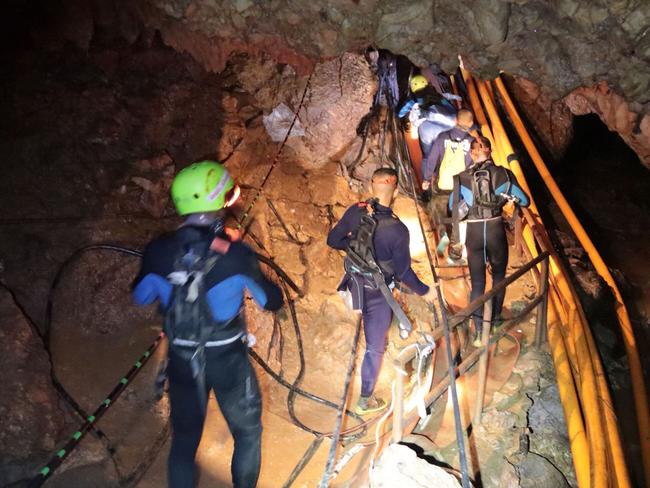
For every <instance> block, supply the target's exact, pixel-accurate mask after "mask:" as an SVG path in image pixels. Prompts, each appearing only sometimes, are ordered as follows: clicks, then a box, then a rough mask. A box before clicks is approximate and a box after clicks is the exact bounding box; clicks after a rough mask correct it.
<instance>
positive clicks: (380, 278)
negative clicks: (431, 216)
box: [343, 199, 413, 334]
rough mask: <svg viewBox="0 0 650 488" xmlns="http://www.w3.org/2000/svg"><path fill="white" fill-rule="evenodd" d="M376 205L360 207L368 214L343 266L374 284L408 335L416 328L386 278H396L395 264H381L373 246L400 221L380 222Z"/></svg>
mask: <svg viewBox="0 0 650 488" xmlns="http://www.w3.org/2000/svg"><path fill="white" fill-rule="evenodd" d="M376 203H377V202H376V200H372V199H371V200H368V201H367V202H364V203H360V204H359V206H360V207H364V208H365V210H366V213H364V214H363V215H362V216H361V219H360V222H359V226H358V227H357V229H356V232H354V233H353V235H352V237H351V238H350V241H349V242H348V247H347V249H346V256H345V259H344V261H343V265H344V267H345V271H346V272H347V273H351V274H357V275H361V276H363V277H364V278H365V280H366V281H367V282H369V283H370V284H374V286H375V287H376V289H378V290H379V291H380V292H381V294H382V295H383V296H384V298H385V299H386V302H387V303H388V306H389V307H390V308H391V310H392V311H393V313H394V314H395V316H396V317H397V320H398V322H399V327H400V331H404V332H405V333H406V334H408V333H409V332H410V331H411V330H412V329H413V326H412V325H411V322H410V320H409V318H408V317H407V316H406V314H405V313H404V310H402V308H401V307H400V306H399V304H398V303H397V301H396V300H395V297H393V293H392V291H391V290H390V289H389V288H388V285H387V284H386V278H385V277H386V276H392V275H393V269H392V265H391V263H390V261H378V260H377V259H376V256H375V248H374V245H373V239H374V236H375V232H376V231H377V229H378V228H379V227H380V226H385V225H394V224H396V223H398V222H399V220H398V219H397V218H394V217H391V218H388V219H381V220H378V219H377V218H376V217H375V216H374V206H375V204H376ZM400 333H401V332H400Z"/></svg>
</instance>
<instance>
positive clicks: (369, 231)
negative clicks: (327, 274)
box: [344, 200, 396, 276]
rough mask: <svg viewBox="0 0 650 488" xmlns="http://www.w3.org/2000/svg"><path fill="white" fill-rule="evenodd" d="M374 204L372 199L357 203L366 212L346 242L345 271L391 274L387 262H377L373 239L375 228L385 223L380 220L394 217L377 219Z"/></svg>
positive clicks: (365, 273) (389, 220)
mask: <svg viewBox="0 0 650 488" xmlns="http://www.w3.org/2000/svg"><path fill="white" fill-rule="evenodd" d="M374 205H375V201H373V200H368V201H367V202H363V203H360V204H359V206H360V207H364V208H365V209H366V213H364V214H363V215H362V216H361V219H360V222H359V226H358V227H357V229H356V231H355V232H354V233H353V234H352V237H351V238H350V241H349V242H348V247H347V249H346V257H345V261H344V266H345V269H346V271H350V272H354V273H359V274H364V275H368V276H370V275H372V274H373V273H382V274H392V269H391V267H390V263H389V262H381V263H379V262H377V260H376V258H375V248H374V245H373V239H374V237H375V232H376V231H377V228H378V227H379V226H380V225H385V224H380V222H384V221H385V222H386V223H387V224H388V223H390V222H391V221H393V220H396V219H382V220H381V221H379V220H377V218H376V217H375V216H374Z"/></svg>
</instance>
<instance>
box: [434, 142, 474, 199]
mask: <svg viewBox="0 0 650 488" xmlns="http://www.w3.org/2000/svg"><path fill="white" fill-rule="evenodd" d="M469 147H470V141H469V139H452V138H449V139H445V154H444V156H443V158H442V161H441V162H440V170H439V172H438V188H439V189H441V190H453V188H454V181H453V178H454V175H457V174H458V173H460V172H461V171H464V170H465V155H466V154H467V153H468V152H469Z"/></svg>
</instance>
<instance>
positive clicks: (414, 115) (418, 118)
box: [409, 103, 424, 127]
mask: <svg viewBox="0 0 650 488" xmlns="http://www.w3.org/2000/svg"><path fill="white" fill-rule="evenodd" d="M423 121H424V119H422V115H421V113H420V106H419V105H418V104H417V103H416V104H414V105H413V107H412V108H411V111H410V112H409V122H410V123H411V125H412V126H414V127H420V124H422V122H423Z"/></svg>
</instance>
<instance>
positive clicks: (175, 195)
mask: <svg viewBox="0 0 650 488" xmlns="http://www.w3.org/2000/svg"><path fill="white" fill-rule="evenodd" d="M236 190H239V187H237V186H235V182H234V180H233V179H232V176H230V173H228V171H227V170H226V168H224V167H223V166H222V165H221V164H219V163H216V162H214V161H201V162H198V163H194V164H191V165H190V166H188V167H187V168H184V169H182V170H181V171H180V172H179V173H178V174H177V175H176V177H175V178H174V181H173V182H172V188H171V193H172V200H173V201H174V205H175V206H176V210H177V211H178V213H179V214H180V215H187V214H191V213H199V212H215V211H217V210H221V209H222V208H224V207H227V206H230V205H231V204H232V203H233V202H234V200H235V199H236V198H237V196H238V195H239V192H238V191H236Z"/></svg>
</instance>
